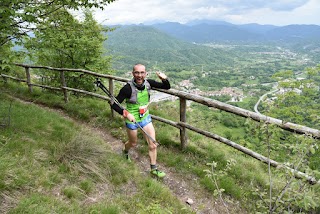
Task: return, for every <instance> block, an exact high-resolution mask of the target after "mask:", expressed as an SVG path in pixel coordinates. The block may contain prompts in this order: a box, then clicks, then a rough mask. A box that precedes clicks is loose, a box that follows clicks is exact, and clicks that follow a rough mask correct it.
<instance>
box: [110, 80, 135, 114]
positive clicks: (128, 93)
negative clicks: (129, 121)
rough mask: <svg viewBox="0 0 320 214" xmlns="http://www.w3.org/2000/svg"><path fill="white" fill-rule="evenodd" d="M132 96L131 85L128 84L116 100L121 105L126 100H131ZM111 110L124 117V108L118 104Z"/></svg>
mask: <svg viewBox="0 0 320 214" xmlns="http://www.w3.org/2000/svg"><path fill="white" fill-rule="evenodd" d="M130 96H131V87H130V85H129V84H126V85H125V86H123V87H122V89H121V90H120V91H119V94H118V96H117V97H116V99H117V100H118V102H119V103H122V102H123V101H124V100H125V99H126V98H130ZM111 108H112V109H113V110H115V111H116V112H118V113H119V114H121V115H123V110H124V109H123V108H122V107H121V106H119V105H117V104H116V103H113V104H112V105H111Z"/></svg>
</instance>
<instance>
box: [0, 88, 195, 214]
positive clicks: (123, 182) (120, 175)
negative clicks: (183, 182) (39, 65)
mask: <svg viewBox="0 0 320 214" xmlns="http://www.w3.org/2000/svg"><path fill="white" fill-rule="evenodd" d="M0 100H1V106H2V107H3V108H0V111H1V112H0V115H1V116H3V115H6V110H7V109H6V108H5V107H6V106H9V103H10V102H11V100H12V99H11V98H10V97H8V96H6V95H5V94H4V93H0ZM12 106H13V107H12V113H11V125H10V127H7V128H3V129H0V212H1V213H6V212H10V213H21V212H24V213H138V212H139V213H150V212H151V211H155V212H158V211H160V210H163V211H168V210H171V211H173V213H190V211H188V210H187V208H185V207H184V206H183V205H181V204H180V202H179V201H178V200H177V199H176V198H174V197H173V196H172V195H171V194H170V192H169V191H168V189H167V188H166V187H165V186H163V185H162V184H161V183H159V182H156V181H155V180H153V179H150V178H148V177H142V176H141V174H140V173H139V172H138V171H137V168H136V166H135V165H134V164H128V163H127V162H125V161H124V160H123V159H122V158H121V157H119V155H117V154H114V153H112V151H111V149H110V148H109V147H108V145H107V144H106V143H105V142H103V139H102V138H101V137H99V136H96V135H94V133H90V132H89V131H88V130H85V129H84V128H83V127H82V126H80V125H78V124H75V123H74V122H72V121H70V120H68V119H66V118H63V117H61V116H60V115H59V114H57V113H55V112H51V111H47V110H44V109H42V108H40V107H38V106H36V105H33V104H25V103H21V102H19V101H16V100H13V101H12ZM151 202H153V203H151Z"/></svg>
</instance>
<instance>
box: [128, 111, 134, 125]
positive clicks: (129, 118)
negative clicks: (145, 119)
mask: <svg viewBox="0 0 320 214" xmlns="http://www.w3.org/2000/svg"><path fill="white" fill-rule="evenodd" d="M127 119H128V120H129V121H130V122H133V123H135V122H136V119H135V118H134V116H133V115H132V114H130V113H129V114H128V115H127Z"/></svg>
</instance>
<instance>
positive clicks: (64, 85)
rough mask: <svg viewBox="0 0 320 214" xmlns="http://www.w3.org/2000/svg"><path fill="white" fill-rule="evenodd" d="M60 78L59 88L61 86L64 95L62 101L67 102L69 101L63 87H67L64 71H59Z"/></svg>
mask: <svg viewBox="0 0 320 214" xmlns="http://www.w3.org/2000/svg"><path fill="white" fill-rule="evenodd" d="M60 79H61V88H62V91H63V95H64V102H65V103H67V102H68V101H69V99H68V92H67V89H65V87H67V83H66V79H65V77H64V71H60Z"/></svg>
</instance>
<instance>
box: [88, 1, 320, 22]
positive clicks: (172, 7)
mask: <svg viewBox="0 0 320 214" xmlns="http://www.w3.org/2000/svg"><path fill="white" fill-rule="evenodd" d="M94 14H95V18H96V20H97V21H98V22H99V23H100V24H104V25H114V24H140V23H144V24H148V23H153V22H166V21H169V22H180V23H182V24H184V23H187V22H189V21H192V20H197V19H198V20H219V21H226V22H230V23H233V24H248V23H258V24H271V25H276V26H284V25H290V24H316V25H320V0H172V1H170V0H133V1H132V0H116V1H115V2H112V3H111V4H109V5H108V6H106V7H105V9H104V10H96V11H95V12H94Z"/></svg>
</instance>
